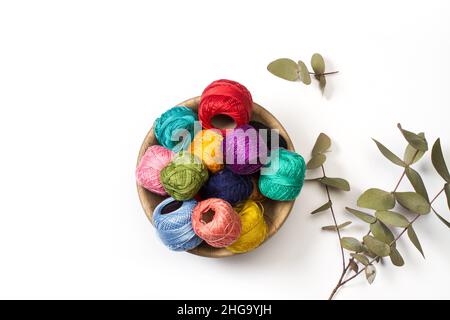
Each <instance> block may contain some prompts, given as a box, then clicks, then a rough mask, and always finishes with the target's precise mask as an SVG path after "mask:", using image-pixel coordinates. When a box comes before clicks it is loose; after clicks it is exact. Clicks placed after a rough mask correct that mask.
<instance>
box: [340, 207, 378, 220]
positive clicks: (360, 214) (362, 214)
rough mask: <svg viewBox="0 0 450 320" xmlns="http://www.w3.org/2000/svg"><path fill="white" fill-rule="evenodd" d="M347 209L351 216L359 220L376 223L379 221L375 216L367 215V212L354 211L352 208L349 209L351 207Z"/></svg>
mask: <svg viewBox="0 0 450 320" xmlns="http://www.w3.org/2000/svg"><path fill="white" fill-rule="evenodd" d="M345 209H346V210H347V211H348V212H350V213H351V214H353V215H354V216H355V217H357V218H358V219H361V220H362V221H364V222H367V223H375V222H376V221H377V219H376V218H375V217H374V216H372V215H370V214H368V213H365V212H362V211H359V210H356V209H352V208H349V207H345Z"/></svg>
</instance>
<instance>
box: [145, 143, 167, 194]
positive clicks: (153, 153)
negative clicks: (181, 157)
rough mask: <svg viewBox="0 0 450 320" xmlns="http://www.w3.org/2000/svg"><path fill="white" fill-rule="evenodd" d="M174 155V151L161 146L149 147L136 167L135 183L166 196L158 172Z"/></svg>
mask: <svg viewBox="0 0 450 320" xmlns="http://www.w3.org/2000/svg"><path fill="white" fill-rule="evenodd" d="M174 155H175V153H173V152H172V151H170V150H169V149H166V148H164V147H162V146H158V145H155V146H151V147H149V148H148V149H147V151H145V153H144V155H143V156H142V158H141V160H140V161H139V164H138V166H137V168H136V181H137V183H138V184H139V185H140V186H142V187H144V188H145V189H147V190H149V191H151V192H153V193H156V194H159V195H162V196H167V192H166V190H164V188H163V186H162V184H161V180H160V173H161V170H162V169H163V168H164V167H165V166H167V165H168V164H169V163H170V161H172V158H173V157H174Z"/></svg>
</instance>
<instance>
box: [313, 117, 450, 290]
mask: <svg viewBox="0 0 450 320" xmlns="http://www.w3.org/2000/svg"><path fill="white" fill-rule="evenodd" d="M398 128H399V129H400V132H401V133H402V135H403V136H404V138H405V139H406V141H407V142H408V145H407V147H406V149H405V153H404V156H403V159H401V158H400V157H398V156H397V155H395V154H394V153H393V152H392V151H390V150H389V149H388V148H386V147H385V146H384V145H383V144H382V143H380V142H378V141H376V140H374V142H375V144H376V145H377V147H378V149H379V150H380V152H381V153H382V154H383V156H384V157H386V158H387V159H388V160H389V161H391V162H392V163H394V164H395V165H398V166H400V167H402V168H403V172H402V174H401V176H400V179H399V180H398V182H397V183H396V185H395V187H394V189H393V191H391V192H388V191H384V190H381V189H378V188H370V189H368V190H366V191H365V192H364V193H363V194H362V195H361V196H360V197H359V198H358V200H357V206H358V207H360V208H365V209H371V210H374V211H375V212H374V214H371V213H367V212H364V211H361V210H359V209H353V208H349V207H346V210H347V211H348V212H349V213H350V214H352V215H353V216H354V217H356V218H358V219H359V220H362V221H363V222H365V223H367V224H368V225H369V230H368V232H367V233H366V234H365V236H364V237H363V238H362V240H358V239H356V238H353V237H341V234H340V232H338V236H339V242H340V246H341V253H342V260H343V268H342V273H341V276H340V278H339V280H338V282H337V284H336V286H335V287H334V289H333V291H332V292H331V295H330V297H329V299H332V298H333V297H334V296H335V294H336V293H337V291H338V290H339V289H340V288H341V287H342V286H344V285H345V284H347V283H348V282H349V281H351V280H353V279H355V278H356V277H358V276H359V275H360V274H362V273H363V272H364V273H365V276H366V279H367V281H368V282H369V283H370V284H371V283H372V282H373V281H374V280H375V277H376V269H375V263H377V262H380V261H382V260H383V258H386V257H389V258H390V260H391V262H392V264H393V265H395V266H398V267H401V266H403V265H404V260H403V257H402V256H401V254H400V252H399V251H398V249H397V242H398V240H399V239H400V238H401V237H402V236H403V235H404V234H405V233H406V234H407V235H408V238H409V240H410V241H411V242H412V244H413V245H414V246H415V247H416V249H417V250H418V251H419V252H420V253H421V254H422V256H424V253H423V249H422V246H421V244H420V242H419V239H418V236H417V234H416V232H415V230H414V228H413V224H414V223H416V222H417V220H418V219H419V218H420V217H422V216H423V215H426V214H428V213H429V212H431V211H433V212H434V213H435V215H436V216H437V217H438V218H439V220H440V221H442V222H443V223H444V224H445V225H446V226H447V227H449V228H450V223H449V222H448V221H447V220H446V219H445V218H443V217H442V216H441V215H439V214H438V213H437V212H436V210H435V209H434V207H433V203H434V202H435V201H436V200H437V199H438V197H439V196H440V195H441V194H442V193H444V192H445V194H446V196H447V203H448V206H449V209H450V173H449V171H448V168H447V166H446V163H445V160H444V157H443V154H442V149H441V145H440V140H439V139H438V140H437V141H436V142H435V144H434V146H433V149H432V156H431V158H432V163H433V166H434V167H435V169H436V171H437V172H438V173H439V175H440V176H441V177H442V178H443V179H444V180H445V185H444V186H443V188H442V189H441V190H440V191H439V192H438V193H437V194H436V195H435V196H434V197H433V198H432V200H430V198H429V196H428V192H427V189H426V187H425V184H424V183H423V180H422V178H421V176H420V174H419V173H418V172H417V171H416V170H414V169H413V168H412V165H413V164H415V163H417V162H418V161H419V160H420V159H421V158H422V157H423V156H424V154H425V153H426V152H427V151H428V142H427V140H426V138H425V135H424V133H419V134H415V133H413V132H411V131H408V130H405V129H403V128H402V127H401V125H400V124H399V125H398ZM321 135H322V134H321ZM314 157H315V156H314V154H313V158H312V159H311V160H310V162H309V163H314V161H313V159H314ZM315 161H317V160H315ZM322 164H323V163H322ZM314 167H315V166H311V167H310V169H314ZM405 177H406V178H407V179H408V180H409V182H410V184H411V186H412V188H413V189H414V191H406V192H400V191H398V189H399V187H400V184H401V182H402V181H403V179H404V178H405ZM396 204H398V205H399V206H401V207H403V208H404V210H405V211H406V214H407V215H412V219H408V218H407V216H405V215H404V214H401V213H399V212H396V211H393V210H394V208H395V207H396ZM333 220H334V221H335V228H327V229H325V230H336V231H339V230H340V229H342V227H341V228H339V226H342V225H345V226H347V225H349V224H350V223H351V222H350V221H349V222H346V223H344V224H342V225H338V224H337V222H336V218H335V215H334V212H333ZM397 228H398V229H397ZM392 230H394V232H396V231H397V230H399V231H398V233H397V234H396V235H394V232H393V231H392ZM344 249H345V250H347V251H349V252H350V257H348V263H346V261H347V259H346V258H345V254H344ZM352 272H353V273H352Z"/></svg>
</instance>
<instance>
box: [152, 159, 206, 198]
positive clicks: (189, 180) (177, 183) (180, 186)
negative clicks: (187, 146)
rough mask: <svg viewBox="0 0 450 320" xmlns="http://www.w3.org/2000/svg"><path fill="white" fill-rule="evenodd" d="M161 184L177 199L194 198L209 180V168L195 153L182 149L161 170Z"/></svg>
mask: <svg viewBox="0 0 450 320" xmlns="http://www.w3.org/2000/svg"><path fill="white" fill-rule="evenodd" d="M160 178H161V184H162V186H163V187H164V190H166V192H167V193H168V194H169V195H171V196H172V197H173V198H174V199H175V200H179V201H184V200H189V199H192V198H194V196H195V195H196V194H197V193H198V191H199V190H200V188H201V187H202V186H203V184H204V183H205V182H206V181H207V180H208V169H207V168H206V166H205V165H204V164H203V163H202V161H201V160H200V159H199V158H198V157H196V156H195V155H193V154H191V153H188V152H185V151H182V152H180V153H178V154H177V155H176V156H175V157H174V159H173V160H172V162H170V163H169V165H167V166H166V167H165V168H164V169H163V170H161V176H160Z"/></svg>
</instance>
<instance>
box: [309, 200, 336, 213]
mask: <svg viewBox="0 0 450 320" xmlns="http://www.w3.org/2000/svg"><path fill="white" fill-rule="evenodd" d="M330 208H331V201H328V202H327V203H325V204H324V205H322V206H320V207H319V208H317V209H316V210H314V211H313V212H311V214H316V213H319V212H322V211H325V210H327V209H330Z"/></svg>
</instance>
